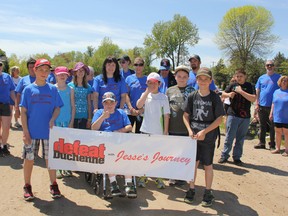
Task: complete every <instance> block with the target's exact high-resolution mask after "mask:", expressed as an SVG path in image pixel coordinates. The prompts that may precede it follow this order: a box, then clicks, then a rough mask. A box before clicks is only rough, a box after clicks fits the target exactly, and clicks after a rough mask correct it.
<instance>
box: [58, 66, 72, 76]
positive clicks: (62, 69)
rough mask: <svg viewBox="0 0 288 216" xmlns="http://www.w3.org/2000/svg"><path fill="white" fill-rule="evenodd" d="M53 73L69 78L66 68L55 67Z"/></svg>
mask: <svg viewBox="0 0 288 216" xmlns="http://www.w3.org/2000/svg"><path fill="white" fill-rule="evenodd" d="M54 73H55V75H60V74H67V75H68V76H70V73H69V69H68V68H67V67H64V66H59V67H56V68H55V70H54Z"/></svg>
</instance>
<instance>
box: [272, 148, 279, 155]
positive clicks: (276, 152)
mask: <svg viewBox="0 0 288 216" xmlns="http://www.w3.org/2000/svg"><path fill="white" fill-rule="evenodd" d="M271 154H280V150H279V149H275V150H273V151H271Z"/></svg>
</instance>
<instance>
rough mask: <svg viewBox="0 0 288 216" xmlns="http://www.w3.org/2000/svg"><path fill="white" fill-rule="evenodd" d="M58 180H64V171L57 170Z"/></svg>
mask: <svg viewBox="0 0 288 216" xmlns="http://www.w3.org/2000/svg"><path fill="white" fill-rule="evenodd" d="M56 178H57V179H61V178H63V175H62V170H57V171H56Z"/></svg>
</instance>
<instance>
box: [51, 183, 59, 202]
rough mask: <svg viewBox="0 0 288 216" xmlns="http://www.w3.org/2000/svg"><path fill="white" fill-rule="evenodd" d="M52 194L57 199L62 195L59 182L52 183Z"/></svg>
mask: <svg viewBox="0 0 288 216" xmlns="http://www.w3.org/2000/svg"><path fill="white" fill-rule="evenodd" d="M50 194H51V197H52V198H53V199H57V198H60V197H61V192H60V190H59V188H58V184H57V182H53V184H52V185H50Z"/></svg>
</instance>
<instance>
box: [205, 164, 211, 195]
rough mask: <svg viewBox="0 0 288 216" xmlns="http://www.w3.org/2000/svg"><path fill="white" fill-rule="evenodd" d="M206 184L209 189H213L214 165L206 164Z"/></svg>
mask: <svg viewBox="0 0 288 216" xmlns="http://www.w3.org/2000/svg"><path fill="white" fill-rule="evenodd" d="M204 169H205V186H206V189H207V190H211V188H212V182H213V165H212V164H211V165H209V166H205V165H204Z"/></svg>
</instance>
